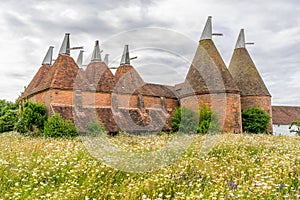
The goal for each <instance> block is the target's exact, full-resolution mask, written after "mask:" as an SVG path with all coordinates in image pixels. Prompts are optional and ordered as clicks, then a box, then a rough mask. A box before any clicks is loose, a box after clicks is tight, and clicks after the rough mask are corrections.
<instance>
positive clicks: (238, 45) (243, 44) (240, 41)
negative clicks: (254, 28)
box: [235, 29, 254, 49]
mask: <svg viewBox="0 0 300 200" xmlns="http://www.w3.org/2000/svg"><path fill="white" fill-rule="evenodd" d="M248 44H254V43H253V42H245V31H244V29H241V31H240V34H239V37H238V39H237V41H236V44H235V49H240V48H246V45H248Z"/></svg>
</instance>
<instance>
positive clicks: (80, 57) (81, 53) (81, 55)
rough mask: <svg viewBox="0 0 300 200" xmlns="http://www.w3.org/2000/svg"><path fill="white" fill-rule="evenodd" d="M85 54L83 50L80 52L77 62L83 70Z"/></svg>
mask: <svg viewBox="0 0 300 200" xmlns="http://www.w3.org/2000/svg"><path fill="white" fill-rule="evenodd" d="M83 52H84V51H83V50H80V52H79V55H78V58H77V61H76V63H77V65H78V67H79V68H82V61H83Z"/></svg>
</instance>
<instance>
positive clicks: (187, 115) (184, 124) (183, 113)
mask: <svg viewBox="0 0 300 200" xmlns="http://www.w3.org/2000/svg"><path fill="white" fill-rule="evenodd" d="M171 126H172V128H173V131H176V132H177V131H179V132H182V133H195V132H196V129H197V123H196V113H195V112H193V111H192V110H189V109H187V108H186V107H184V106H181V107H178V108H176V110H175V111H174V113H173V117H172V118H171Z"/></svg>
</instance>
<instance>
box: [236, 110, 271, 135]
mask: <svg viewBox="0 0 300 200" xmlns="http://www.w3.org/2000/svg"><path fill="white" fill-rule="evenodd" d="M270 119H271V117H270V115H268V114H267V113H266V112H265V111H264V110H263V109H261V108H256V107H253V108H248V109H247V110H245V111H243V112H242V125H243V131H244V132H247V133H256V134H257V133H267V132H268V126H269V122H270Z"/></svg>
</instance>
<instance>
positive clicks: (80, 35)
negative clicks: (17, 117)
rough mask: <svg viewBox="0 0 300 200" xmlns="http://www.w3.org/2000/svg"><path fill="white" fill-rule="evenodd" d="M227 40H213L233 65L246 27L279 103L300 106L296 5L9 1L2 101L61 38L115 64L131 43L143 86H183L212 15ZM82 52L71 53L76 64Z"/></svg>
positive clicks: (197, 0)
mask: <svg viewBox="0 0 300 200" xmlns="http://www.w3.org/2000/svg"><path fill="white" fill-rule="evenodd" d="M209 15H211V16H213V31H214V32H221V33H223V34H224V36H223V37H215V38H214V42H215V44H216V46H217V48H218V50H219V52H220V53H221V55H222V57H223V59H224V61H225V63H226V64H227V65H228V64H229V62H230V58H231V56H232V53H233V49H234V46H235V42H236V39H237V36H238V33H239V30H240V29H241V28H244V29H245V34H246V40H247V41H248V42H255V45H254V46H248V47H247V49H248V51H249V53H250V55H251V56H252V59H253V60H254V62H255V64H256V67H257V68H258V70H259V72H260V73H261V76H262V78H263V79H264V81H265V83H266V85H267V87H268V89H269V91H270V93H271V94H272V96H273V99H272V101H273V104H274V105H300V2H299V0H284V1H282V0H252V1H242V0H222V1H220V0H218V1H217V0H210V1H208V0H206V1H204V0H184V1H183V0H157V1H156V0H151V1H147V0H110V1H102V0H85V1H79V0H70V1H68V0H60V1H41V0H7V1H2V2H1V6H0V44H1V49H0V57H1V59H0V67H1V74H0V99H7V100H12V101H13V100H15V99H16V98H17V97H18V95H19V94H20V92H21V91H23V87H24V86H27V85H28V84H29V82H30V81H31V79H32V77H33V76H34V74H35V73H36V72H37V71H38V69H39V67H40V66H41V62H42V60H43V58H44V56H45V53H46V51H47V49H48V47H49V46H50V45H53V46H54V47H55V48H54V59H55V58H56V57H57V54H58V51H59V48H60V44H61V42H62V40H63V37H64V33H66V32H69V33H71V46H84V49H85V56H84V63H85V64H88V63H89V60H90V57H91V53H92V49H93V46H94V42H95V40H99V41H100V45H101V48H102V49H103V55H102V56H103V57H104V54H105V53H109V54H110V65H111V66H117V65H118V63H119V60H120V56H121V53H122V51H123V45H124V44H129V48H130V49H131V56H138V59H136V60H133V61H132V65H133V66H135V67H136V69H137V70H138V71H139V72H140V74H141V76H142V77H143V79H144V80H145V81H148V82H156V83H164V84H169V85H173V84H175V83H179V82H181V81H183V80H184V78H185V75H186V73H187V70H188V68H189V65H190V62H191V60H192V58H193V56H194V53H195V50H196V48H197V44H198V41H199V38H200V36H201V32H202V29H203V27H204V24H205V21H206V19H207V17H208V16H209ZM78 53H79V52H78V51H73V52H72V54H71V55H72V57H73V58H74V59H75V60H76V59H77V55H78Z"/></svg>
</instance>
